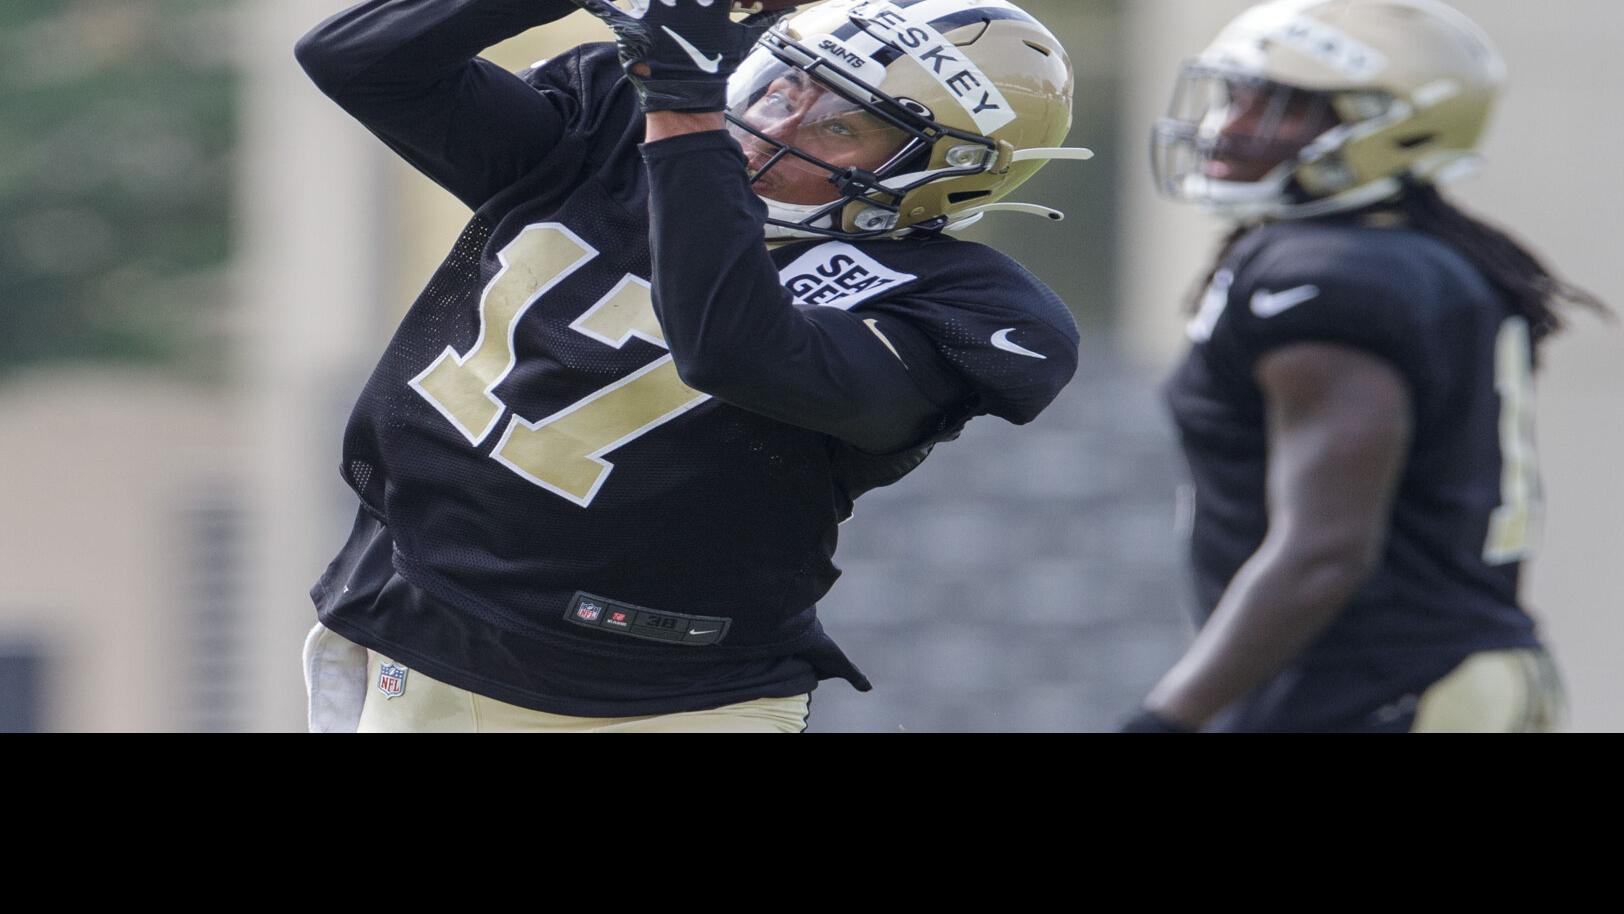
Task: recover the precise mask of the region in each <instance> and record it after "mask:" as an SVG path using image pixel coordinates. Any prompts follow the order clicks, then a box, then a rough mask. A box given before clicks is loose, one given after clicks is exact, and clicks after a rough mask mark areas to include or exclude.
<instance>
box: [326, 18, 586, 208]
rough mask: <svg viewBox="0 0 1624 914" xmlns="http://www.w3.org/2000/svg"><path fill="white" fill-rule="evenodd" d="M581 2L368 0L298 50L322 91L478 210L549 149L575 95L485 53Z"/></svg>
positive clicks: (554, 141)
mask: <svg viewBox="0 0 1624 914" xmlns="http://www.w3.org/2000/svg"><path fill="white" fill-rule="evenodd" d="M575 9H576V6H575V4H573V3H571V2H569V0H368V2H365V3H359V4H356V5H355V6H353V7H350V8H349V9H347V10H345V11H344V12H341V13H339V14H337V15H335V16H333V17H332V18H330V19H328V20H327V21H325V22H323V23H321V24H320V25H318V26H316V27H315V28H314V29H312V30H311V31H310V33H309V34H307V35H305V36H304V37H303V38H301V39H300V40H299V43H298V45H297V46H296V48H295V50H294V53H295V56H296V57H297V58H298V60H299V63H300V65H301V66H303V67H304V69H305V72H306V73H308V74H309V75H310V78H311V80H313V81H314V82H315V83H316V85H317V87H319V88H320V89H321V91H322V92H323V93H325V94H326V95H327V96H328V97H330V98H332V99H333V101H335V102H337V103H338V104H339V106H340V107H342V108H343V109H344V110H345V111H347V112H349V113H350V114H351V115H352V116H354V117H355V118H356V119H357V120H359V121H360V122H361V123H362V124H363V125H365V126H366V128H367V129H368V130H371V131H372V132H373V133H374V134H376V135H377V136H378V137H379V138H380V139H382V140H383V141H384V142H385V143H386V144H388V145H389V147H390V148H391V149H393V150H394V151H395V152H397V153H399V154H400V155H401V157H402V158H404V159H406V161H408V162H410V163H411V164H412V165H413V166H414V167H416V168H417V169H418V170H420V171H422V172H423V173H424V174H425V175H427V176H428V177H429V178H431V179H433V180H434V181H435V183H437V184H439V185H440V186H442V187H444V188H445V189H446V190H448V191H450V192H451V193H452V194H454V195H455V196H456V197H457V198H458V199H460V200H462V201H463V202H464V203H466V204H467V205H468V206H469V207H470V208H475V209H477V208H478V207H479V205H480V204H482V203H483V202H484V201H485V200H487V199H489V198H490V197H491V195H493V194H495V193H496V192H497V191H498V190H501V189H502V188H503V187H506V186H507V185H508V184H510V183H512V182H513V181H514V180H516V179H517V178H518V177H520V176H522V175H523V174H525V173H526V172H527V171H529V170H530V169H531V168H532V167H534V166H535V164H536V163H537V162H539V161H540V160H541V159H542V157H543V156H545V155H546V154H547V152H548V151H549V150H551V149H552V147H553V145H554V144H555V143H556V142H557V140H558V138H559V137H560V135H561V134H562V131H563V127H564V124H565V122H566V120H567V118H568V116H569V114H570V111H569V105H570V104H571V101H570V100H569V99H568V98H567V97H564V96H563V95H562V94H560V93H547V92H542V91H538V90H537V89H536V88H533V87H532V86H530V85H529V84H528V83H526V82H525V81H524V80H522V79H520V78H518V77H517V76H515V75H513V74H512V73H509V72H508V71H506V70H504V69H503V68H501V67H499V66H497V65H495V64H493V63H491V62H489V61H487V60H483V59H480V58H479V57H478V54H479V53H480V52H481V51H483V50H484V49H485V48H487V47H490V46H491V45H493V44H496V43H498V42H500V41H503V40H505V39H507V38H510V37H512V36H514V35H517V34H519V33H521V32H523V31H525V30H526V29H529V28H531V27H533V26H537V25H542V24H544V23H548V22H552V21H554V20H556V19H561V18H563V17H564V16H565V15H567V14H569V13H571V12H574V11H575Z"/></svg>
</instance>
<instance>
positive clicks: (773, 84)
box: [727, 0, 1092, 239]
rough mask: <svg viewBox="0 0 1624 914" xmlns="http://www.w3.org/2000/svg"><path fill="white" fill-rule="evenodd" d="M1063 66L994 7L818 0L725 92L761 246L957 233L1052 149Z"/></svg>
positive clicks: (1009, 7) (1048, 40)
mask: <svg viewBox="0 0 1624 914" xmlns="http://www.w3.org/2000/svg"><path fill="white" fill-rule="evenodd" d="M1072 88H1073V77H1072V68H1071V63H1070V60H1069V59H1068V58H1067V56H1066V52H1065V49H1064V48H1062V47H1061V45H1060V42H1059V40H1058V39H1056V38H1055V37H1054V35H1053V34H1052V33H1050V32H1049V30H1048V29H1046V28H1044V27H1043V25H1042V24H1041V23H1040V22H1038V21H1037V20H1036V19H1034V18H1033V17H1032V16H1031V15H1029V14H1028V13H1026V12H1024V11H1023V10H1021V9H1020V8H1018V7H1016V6H1015V5H1014V4H1012V3H1009V2H1007V0H828V2H825V3H822V4H819V5H817V6H815V7H811V8H809V9H807V10H805V11H802V12H800V13H798V14H797V15H795V16H793V17H791V18H788V19H785V20H784V21H782V22H780V23H779V24H778V25H777V26H775V27H774V28H773V29H772V30H771V31H770V32H768V33H767V34H766V35H765V36H764V37H763V38H762V39H761V41H760V43H759V44H758V45H757V46H756V49H755V50H754V51H753V52H752V53H751V55H750V56H749V57H748V58H746V59H745V61H744V63H743V64H742V65H741V66H740V67H739V70H738V71H737V72H736V73H735V74H734V76H733V78H732V80H731V82H730V83H729V99H728V102H729V109H728V112H727V119H728V123H729V125H730V129H732V131H733V132H734V135H735V136H736V137H737V138H738V140H739V143H740V145H741V146H742V147H743V149H744V152H745V156H746V158H747V160H748V162H749V168H750V177H751V182H752V187H753V188H754V190H755V191H756V193H757V194H758V195H760V196H761V197H762V198H763V199H764V200H765V201H766V203H767V208H768V226H767V232H768V237H769V238H775V239H782V238H799V237H831V238H844V239H856V238H877V237H885V236H892V235H900V234H903V233H905V232H908V231H910V230H940V229H952V228H959V227H962V226H965V225H968V224H969V223H971V222H973V221H975V220H977V219H979V218H981V216H983V215H986V214H987V213H991V212H998V211H1014V212H1026V213H1035V214H1038V215H1042V216H1046V217H1049V218H1052V219H1058V218H1060V217H1061V216H1060V214H1059V213H1058V212H1056V211H1054V210H1051V209H1049V208H1047V207H1042V206H1035V205H1030V204H1018V203H1003V202H1001V201H1002V200H1003V198H1004V197H1005V196H1006V195H1007V194H1009V193H1010V192H1011V191H1013V190H1015V188H1017V187H1019V186H1020V185H1021V184H1022V183H1023V182H1025V181H1026V180H1027V179H1028V178H1030V177H1032V175H1033V174H1035V173H1036V172H1037V171H1038V169H1039V168H1041V167H1042V166H1043V165H1044V163H1045V162H1047V161H1048V160H1050V159H1057V158H1069V159H1083V158H1088V157H1089V156H1091V155H1092V153H1090V152H1089V151H1088V150H1086V149H1061V148H1058V147H1059V144H1060V143H1061V142H1063V141H1064V140H1065V137H1066V134H1067V133H1068V132H1069V130H1070V128H1071V107H1072Z"/></svg>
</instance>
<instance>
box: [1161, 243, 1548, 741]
mask: <svg viewBox="0 0 1624 914" xmlns="http://www.w3.org/2000/svg"><path fill="white" fill-rule="evenodd" d="M1189 335H1190V337H1191V339H1192V343H1193V345H1192V346H1191V349H1190V352H1189V354H1188V356H1187V357H1186V358H1185V360H1184V362H1183V363H1182V364H1181V365H1180V366H1179V368H1178V369H1177V371H1176V373H1175V374H1174V375H1173V377H1172V378H1171V380H1170V381H1169V382H1168V384H1167V387H1166V394H1167V399H1168V402H1169V404H1170V405H1171V408H1172V412H1173V416H1174V418H1175V421H1176V422H1177V425H1178V429H1179V432H1180V436H1181V440H1182V443H1183V446H1184V450H1185V453H1186V455H1187V457H1188V460H1189V465H1190V469H1191V473H1192V476H1193V481H1194V484H1195V503H1194V526H1193V531H1192V541H1191V554H1192V557H1193V560H1194V570H1195V578H1196V588H1197V596H1198V604H1199V608H1200V613H1201V617H1202V619H1203V620H1204V619H1205V618H1206V616H1207V615H1209V614H1211V612H1212V611H1213V609H1214V608H1215V607H1216V606H1217V603H1218V600H1219V598H1220V597H1221V596H1222V595H1223V592H1224V590H1225V588H1226V587H1227V586H1228V585H1229V582H1230V580H1231V579H1232V578H1233V577H1234V575H1235V573H1236V572H1237V571H1238V570H1239V569H1240V567H1241V565H1242V564H1243V563H1245V562H1246V561H1247V559H1249V558H1250V557H1251V556H1252V554H1253V553H1254V552H1255V551H1256V550H1257V548H1258V547H1259V545H1260V544H1261V543H1262V541H1263V538H1264V534H1265V532H1266V529H1267V524H1268V515H1267V508H1266V499H1265V471H1266V464H1267V449H1266V438H1265V412H1264V402H1263V396H1262V394H1261V392H1260V390H1259V388H1258V385H1257V382H1256V380H1255V378H1254V369H1255V367H1256V364H1257V361H1258V359H1259V358H1260V357H1261V356H1262V355H1263V354H1265V353H1267V352H1269V351H1270V350H1272V349H1275V348H1277V347H1281V346H1286V345H1290V344H1292V343H1297V342H1307V341H1313V342H1325V343H1335V344H1339V345H1344V346H1351V347H1354V348H1357V349H1359V350H1361V351H1363V352H1366V353H1368V354H1371V355H1374V356H1376V357H1378V358H1380V359H1382V360H1384V361H1386V362H1387V363H1389V364H1391V365H1392V366H1393V367H1394V368H1395V369H1396V370H1397V371H1398V372H1399V373H1400V375H1402V377H1403V378H1404V380H1405V382H1406V384H1407V386H1408V388H1409V393H1410V396H1411V398H1412V402H1413V410H1414V435H1413V441H1412V443H1411V446H1410V451H1409V455H1408V458H1407V460H1406V463H1405V465H1404V468H1403V472H1402V478H1401V481H1400V483H1399V487H1398V491H1397V493H1396V496H1395V499H1394V503H1393V511H1392V517H1391V521H1390V524H1389V529H1388V538H1387V543H1386V547H1385V552H1384V554H1383V556H1382V561H1381V564H1380V567H1379V568H1378V570H1377V571H1376V572H1375V574H1374V575H1373V576H1372V577H1371V578H1370V580H1369V581H1368V582H1366V583H1365V585H1364V586H1363V587H1362V588H1361V589H1360V590H1359V591H1358V592H1357V594H1355V596H1354V597H1353V598H1352V600H1351V601H1350V602H1349V603H1348V604H1347V606H1346V607H1345V608H1344V609H1343V610H1342V611H1341V613H1340V614H1339V615H1338V617H1337V618H1336V619H1335V621H1333V622H1332V624H1331V625H1330V627H1329V628H1328V629H1327V630H1326V631H1325V632H1324V633H1323V634H1322V635H1321V636H1320V637H1319V638H1318V639H1317V640H1316V641H1315V642H1314V643H1313V644H1312V645H1311V646H1310V647H1309V648H1308V649H1307V650H1306V652H1305V653H1304V654H1303V655H1301V656H1300V658H1299V659H1298V662H1297V663H1296V664H1295V665H1294V667H1293V668H1292V669H1291V670H1289V671H1288V672H1286V673H1284V674H1282V675H1281V676H1279V677H1277V678H1276V679H1275V680H1274V681H1272V682H1270V683H1269V684H1268V685H1266V686H1265V687H1263V688H1262V689H1261V690H1259V692H1258V693H1257V694H1255V695H1253V696H1252V697H1251V698H1250V699H1249V700H1248V701H1247V702H1244V703H1243V704H1242V706H1241V707H1240V708H1238V709H1237V710H1236V711H1235V712H1234V713H1233V714H1231V715H1229V717H1228V719H1227V721H1226V723H1221V724H1220V727H1223V726H1233V727H1237V728H1242V729H1274V728H1281V729H1297V728H1303V729H1334V728H1341V727H1344V726H1349V727H1359V726H1365V725H1371V726H1375V725H1378V724H1394V723H1402V719H1403V717H1404V714H1405V713H1407V712H1411V711H1413V710H1414V709H1413V703H1412V704H1411V705H1409V706H1408V708H1406V706H1405V704H1404V696H1406V695H1413V694H1414V693H1415V692H1416V691H1417V690H1418V689H1419V688H1421V687H1423V686H1425V685H1426V684H1427V683H1429V682H1431V681H1433V680H1435V679H1437V678H1439V677H1441V676H1442V675H1444V674H1445V673H1447V672H1448V671H1449V670H1450V669H1451V668H1452V667H1454V666H1455V665H1456V664H1458V663H1459V662H1460V661H1461V660H1462V659H1463V658H1464V657H1465V656H1466V655H1467V654H1469V653H1472V652H1475V651H1480V650H1492V649H1499V648H1510V647H1525V646H1532V645H1534V644H1537V639H1536V636H1535V631H1534V624H1533V622H1532V621H1531V620H1530V618H1529V617H1528V615H1527V614H1525V613H1524V611H1523V610H1522V609H1521V608H1520V606H1519V603H1518V596H1517V579H1518V570H1519V563H1520V561H1521V559H1522V558H1524V557H1525V556H1526V555H1527V554H1528V553H1529V551H1530V549H1531V547H1532V545H1533V543H1532V537H1533V535H1534V533H1535V529H1536V527H1537V514H1538V503H1539V492H1538V480H1537V478H1536V477H1535V475H1534V462H1533V453H1532V446H1531V438H1532V427H1531V408H1532V405H1533V404H1532V382H1531V363H1532V344H1531V341H1530V338H1529V329H1528V326H1527V324H1526V323H1525V322H1524V321H1523V319H1522V318H1520V317H1518V316H1516V315H1515V314H1514V313H1513V312H1512V311H1511V309H1510V307H1509V306H1508V305H1507V304H1506V302H1505V301H1504V299H1503V298H1502V297H1501V296H1500V295H1499V294H1498V293H1497V292H1496V290H1495V289H1494V288H1493V287H1492V286H1491V285H1490V284H1489V283H1488V282H1487V281H1486V280H1485V279H1484V278H1483V276H1482V275H1481V273H1479V272H1478V271H1477V270H1476V269H1475V268H1473V267H1472V266H1471V265H1470V264H1469V263H1468V262H1467V261H1466V260H1465V258H1464V257H1462V256H1461V255H1460V254H1459V253H1458V252H1456V251H1455V250H1454V249H1453V248H1451V247H1449V246H1448V245H1446V244H1445V243H1443V242H1441V241H1439V240H1438V239H1436V238H1435V237H1433V236H1430V235H1427V234H1424V233H1422V232H1419V231H1415V230H1411V229H1408V228H1403V227H1376V226H1373V225H1367V224H1362V223H1361V222H1359V221H1356V220H1354V219H1339V220H1318V221H1308V222H1288V223H1273V224H1267V225H1265V226H1262V227H1260V228H1257V229H1255V230H1253V231H1252V232H1251V233H1250V234H1248V235H1246V236H1244V237H1243V238H1242V239H1241V240H1240V241H1239V242H1238V243H1237V244H1236V245H1235V246H1234V247H1233V248H1232V249H1231V252H1230V254H1229V256H1228V257H1227V258H1226V259H1225V262H1224V263H1223V264H1222V265H1221V268H1220V269H1219V270H1218V272H1217V273H1216V274H1215V276H1214V278H1213V280H1212V283H1211V285H1210V286H1209V288H1208V289H1207V291H1206V296H1205V298H1204V300H1203V301H1202V303H1201V305H1200V307H1199V310H1198V312H1197V313H1196V314H1195V316H1194V318H1193V319H1192V320H1191V322H1190V325H1189Z"/></svg>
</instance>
